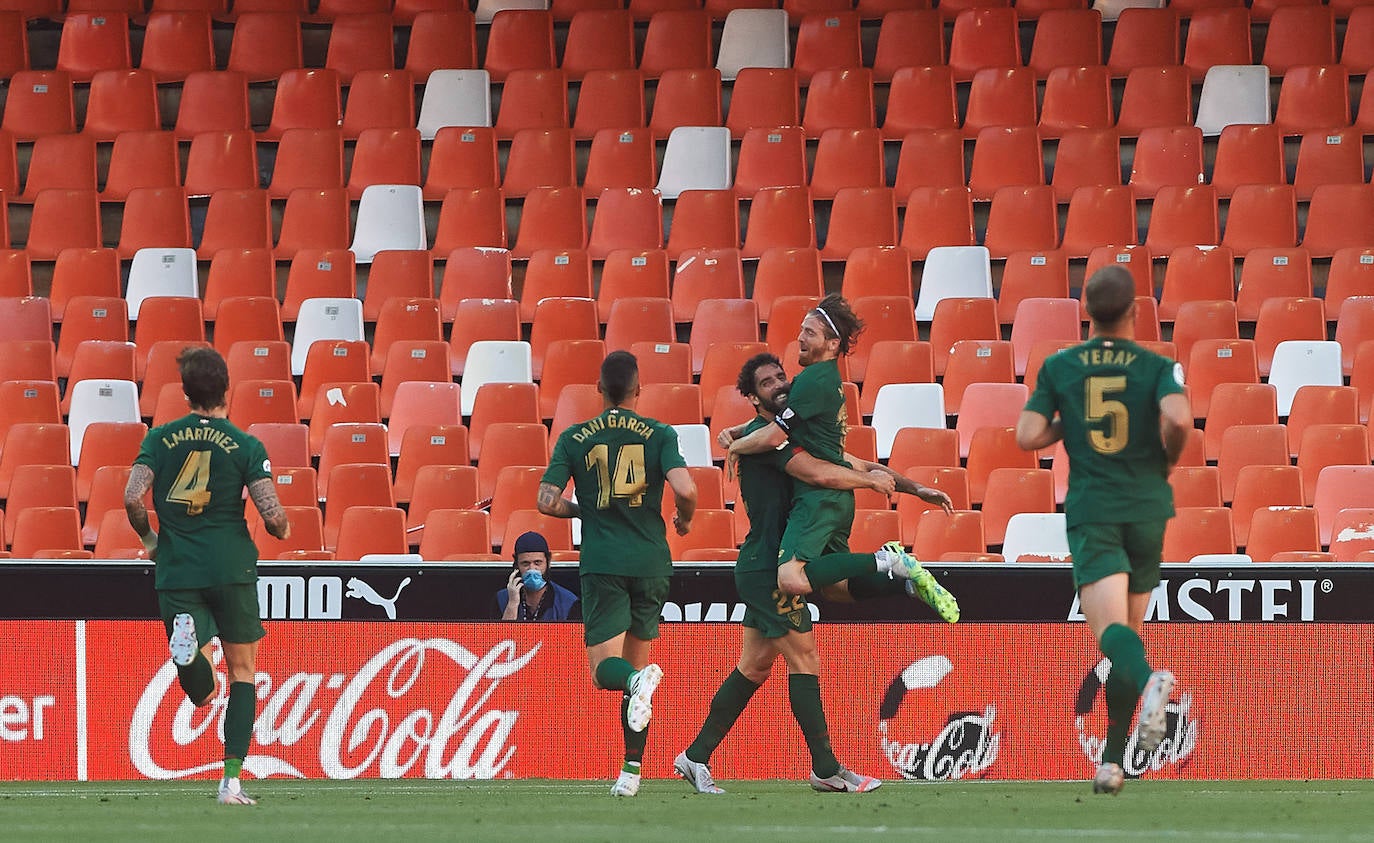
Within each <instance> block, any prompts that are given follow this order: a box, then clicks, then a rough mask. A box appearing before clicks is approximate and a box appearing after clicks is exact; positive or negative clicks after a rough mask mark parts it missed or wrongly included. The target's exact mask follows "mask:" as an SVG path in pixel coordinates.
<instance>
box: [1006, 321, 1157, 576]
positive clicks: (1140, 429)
mask: <svg viewBox="0 0 1374 843" xmlns="http://www.w3.org/2000/svg"><path fill="white" fill-rule="evenodd" d="M1181 392H1183V375H1182V369H1181V367H1180V366H1179V365H1178V364H1177V363H1175V362H1174V361H1173V360H1170V359H1169V358H1167V357H1163V356H1161V355H1158V354H1155V353H1153V352H1151V351H1148V350H1146V349H1144V348H1142V347H1141V346H1139V345H1136V344H1135V343H1133V342H1130V341H1129V340H1123V339H1119V338H1106V337H1095V338H1093V339H1090V340H1088V341H1087V342H1085V343H1083V344H1082V345H1078V346H1074V347H1072V348H1068V349H1065V350H1063V351H1060V352H1059V353H1057V354H1054V355H1052V356H1050V357H1049V358H1048V359H1046V360H1045V363H1044V365H1043V366H1042V367H1041V369H1040V374H1039V376H1038V377H1037V379H1036V385H1035V393H1034V394H1033V395H1031V397H1030V401H1029V402H1028V403H1027V404H1026V409H1027V410H1030V411H1032V412H1036V413H1039V414H1040V415H1042V416H1044V417H1045V418H1047V419H1050V420H1051V421H1053V419H1054V417H1055V413H1056V412H1057V413H1058V415H1059V418H1060V419H1061V420H1062V424H1063V432H1064V435H1063V443H1064V450H1065V451H1066V452H1067V453H1068V456H1069V491H1068V496H1067V498H1066V499H1065V501H1064V512H1065V521H1066V524H1067V527H1068V538H1069V551H1070V552H1071V553H1072V554H1073V564H1074V583H1075V585H1077V586H1083V585H1086V584H1088V583H1091V582H1096V581H1097V580H1100V579H1102V578H1103V577H1106V576H1109V575H1111V574H1115V573H1127V574H1129V575H1130V591H1132V592H1134V593H1141V592H1145V591H1149V590H1150V589H1152V588H1154V587H1155V586H1156V585H1158V584H1159V561H1160V552H1161V549H1162V548H1163V544H1164V524H1165V522H1166V521H1168V520H1169V519H1170V518H1171V517H1173V514H1174V499H1173V490H1172V489H1171V487H1170V486H1169V480H1168V474H1169V467H1168V460H1167V457H1166V455H1165V452H1164V445H1163V441H1162V439H1161V433H1160V423H1159V403H1160V401H1161V400H1162V399H1163V398H1164V397H1165V396H1166V395H1172V394H1176V393H1181Z"/></svg>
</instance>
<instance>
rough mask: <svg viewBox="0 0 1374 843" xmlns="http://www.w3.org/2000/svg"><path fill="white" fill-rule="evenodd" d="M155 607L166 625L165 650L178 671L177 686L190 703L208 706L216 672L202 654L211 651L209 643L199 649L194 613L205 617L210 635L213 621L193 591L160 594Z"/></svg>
mask: <svg viewBox="0 0 1374 843" xmlns="http://www.w3.org/2000/svg"><path fill="white" fill-rule="evenodd" d="M158 604H159V606H160V607H161V609H162V616H163V618H164V623H165V624H166V626H167V633H168V634H167V649H168V651H169V652H170V653H171V656H172V664H173V665H175V666H176V669H177V683H178V684H180V685H181V690H182V691H184V692H186V698H187V699H189V700H190V701H191V702H192V704H194V705H196V706H197V707H199V706H203V705H207V704H208V703H209V702H210V701H211V700H212V699H214V697H215V669H214V668H213V667H212V666H211V665H210V659H209V656H208V655H207V654H206V652H204V651H206V650H209V648H210V647H209V643H208V641H207V643H206V645H205V647H203V648H202V647H201V644H200V638H199V635H198V633H197V629H196V621H195V616H194V614H193V612H199V613H201V614H202V617H204V618H205V622H203V623H202V626H206V625H208V627H209V630H210V631H212V632H213V630H214V629H215V626H214V622H213V621H211V620H210V616H209V614H208V613H206V612H205V607H204V606H203V605H201V601H200V600H199V596H198V592H196V591H192V590H189V589H187V590H184V591H180V590H179V591H170V590H169V591H159V592H158ZM207 638H208V636H207Z"/></svg>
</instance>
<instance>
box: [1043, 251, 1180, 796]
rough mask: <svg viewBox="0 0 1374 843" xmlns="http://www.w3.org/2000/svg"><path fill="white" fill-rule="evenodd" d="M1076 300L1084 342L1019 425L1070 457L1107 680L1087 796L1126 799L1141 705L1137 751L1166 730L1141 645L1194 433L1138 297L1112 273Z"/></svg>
mask: <svg viewBox="0 0 1374 843" xmlns="http://www.w3.org/2000/svg"><path fill="white" fill-rule="evenodd" d="M1083 298H1084V300H1085V302H1086V304H1087V308H1088V315H1089V317H1091V319H1092V335H1091V337H1090V338H1089V339H1088V341H1087V342H1085V343H1083V344H1082V345H1077V346H1074V347H1072V348H1068V349H1065V350H1063V351H1060V352H1059V353H1057V354H1055V355H1053V356H1051V357H1050V358H1048V359H1047V360H1046V361H1045V362H1044V365H1043V366H1042V367H1041V369H1040V374H1039V376H1038V377H1037V378H1036V383H1035V393H1034V394H1033V395H1031V397H1030V401H1029V402H1028V403H1027V404H1026V408H1025V410H1023V411H1022V413H1021V417H1020V419H1019V420H1018V421H1017V425H1016V443H1017V444H1018V445H1020V446H1021V447H1022V448H1024V449H1025V450H1028V451H1035V450H1040V449H1042V448H1048V447H1049V446H1050V445H1053V444H1054V443H1055V442H1058V441H1059V440H1061V439H1062V440H1063V441H1064V450H1065V452H1066V453H1067V454H1068V457H1069V491H1068V496H1067V497H1066V498H1065V500H1064V513H1065V516H1066V518H1065V520H1066V522H1067V526H1068V539H1069V550H1070V551H1071V552H1072V554H1073V579H1074V585H1075V586H1076V587H1077V588H1078V598H1079V602H1080V603H1081V604H1082V607H1083V615H1084V617H1085V618H1086V619H1087V621H1088V628H1089V629H1090V630H1092V634H1093V638H1094V639H1096V640H1097V644H1098V647H1099V648H1100V649H1101V650H1102V654H1103V655H1105V656H1106V657H1107V658H1108V659H1110V660H1111V663H1112V668H1111V672H1110V673H1109V674H1108V675H1107V681H1106V683H1105V690H1106V696H1107V742H1106V745H1105V746H1104V747H1103V749H1102V763H1101V765H1100V766H1099V767H1098V768H1097V775H1096V777H1095V778H1094V779H1093V792H1094V793H1111V794H1117V793H1120V792H1121V788H1122V785H1123V784H1124V783H1125V774H1124V773H1123V772H1122V768H1121V763H1122V759H1123V756H1124V754H1125V749H1126V733H1127V730H1128V729H1129V728H1130V724H1131V715H1132V714H1133V713H1134V712H1135V706H1136V701H1137V700H1138V699H1142V696H1143V702H1142V704H1141V707H1140V722H1139V724H1138V725H1137V727H1136V742H1137V743H1138V745H1139V746H1140V747H1141V748H1142V749H1144V750H1145V751H1146V752H1151V751H1153V750H1154V749H1155V747H1157V746H1158V745H1159V742H1160V740H1162V739H1163V737H1164V733H1165V729H1166V719H1165V704H1166V703H1168V701H1169V694H1170V692H1171V691H1172V690H1173V687H1174V675H1173V674H1172V673H1170V672H1169V671H1167V670H1152V669H1151V667H1150V663H1149V661H1148V660H1147V659H1146V658H1145V645H1144V644H1143V643H1142V641H1141V639H1140V629H1141V625H1142V624H1143V623H1144V620H1145V611H1146V609H1147V608H1148V607H1149V603H1150V592H1152V591H1153V590H1154V588H1155V586H1157V585H1159V562H1160V555H1161V552H1162V549H1163V546H1164V525H1165V522H1167V521H1168V520H1169V518H1171V517H1172V516H1173V514H1174V499H1173V490H1172V489H1171V488H1170V486H1169V479H1168V478H1169V472H1170V471H1171V470H1173V467H1174V465H1175V464H1176V463H1177V462H1178V458H1179V455H1180V454H1181V453H1182V452H1183V447H1184V445H1185V444H1186V442H1187V440H1188V431H1189V430H1191V429H1192V427H1193V413H1192V410H1191V409H1190V408H1189V406H1188V399H1187V397H1186V396H1185V395H1184V393H1183V368H1182V367H1181V366H1179V364H1177V363H1175V362H1174V361H1172V360H1170V359H1168V358H1167V357H1162V356H1160V355H1158V354H1155V353H1153V352H1150V351H1147V350H1146V349H1144V348H1142V347H1140V346H1138V345H1136V344H1135V341H1134V340H1135V285H1134V283H1133V282H1132V280H1131V276H1130V274H1129V273H1128V272H1126V271H1125V270H1124V269H1121V268H1119V267H1107V268H1105V269H1102V270H1099V271H1098V272H1096V273H1094V274H1093V277H1092V278H1089V279H1088V283H1087V285H1086V286H1085V288H1084V293H1083Z"/></svg>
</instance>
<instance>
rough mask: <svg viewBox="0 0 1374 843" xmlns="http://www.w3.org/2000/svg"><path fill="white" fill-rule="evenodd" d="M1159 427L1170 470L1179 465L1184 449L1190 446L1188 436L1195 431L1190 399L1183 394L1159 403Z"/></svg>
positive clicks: (1173, 395) (1165, 397)
mask: <svg viewBox="0 0 1374 843" xmlns="http://www.w3.org/2000/svg"><path fill="white" fill-rule="evenodd" d="M1159 427H1160V433H1161V435H1162V436H1163V437H1164V454H1165V456H1166V457H1167V459H1168V460H1169V469H1170V470H1171V471H1172V470H1173V467H1174V466H1175V465H1177V464H1178V458H1179V457H1180V456H1182V455H1183V449H1184V447H1185V446H1187V444H1188V434H1189V432H1190V431H1191V430H1192V429H1193V409H1192V407H1190V406H1188V397H1187V396H1186V395H1184V394H1183V393H1181V392H1179V393H1174V394H1172V395H1166V396H1164V398H1163V399H1162V400H1160V402H1159Z"/></svg>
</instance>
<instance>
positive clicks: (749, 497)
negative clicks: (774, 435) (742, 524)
mask: <svg viewBox="0 0 1374 843" xmlns="http://www.w3.org/2000/svg"><path fill="white" fill-rule="evenodd" d="M771 423H772V422H769V421H768V420H766V419H764V418H763V417H762V416H755V417H754V419H753V421H751V422H749V424H748V425H747V426H746V427H745V429H744V435H746V436H747V435H749V434H750V433H753V432H754V431H756V430H759V429H761V428H764V427H767V426H768V425H769V424H771ZM793 453H794V452H793V450H792V449H791V448H790V447H787V448H782V449H779V450H773V451H765V452H763V453H761V454H746V455H744V456H741V457H740V461H739V495H740V500H741V501H742V502H743V504H744V508H745V511H746V512H748V513H749V535H748V536H746V537H745V539H744V543H743V544H741V545H740V548H739V561H738V562H737V563H736V564H735V588H736V590H738V591H739V596H740V599H741V600H742V601H744V621H743V623H744V625H745V626H747V627H751V628H753V629H757V630H759V631H761V632H762V633H763V637H764V638H781V637H783V636H784V635H786V634H787V633H788V632H793V631H796V632H806V631H808V630H810V629H811V612H810V609H809V608H808V607H807V605H806V598H805V597H802V596H800V595H791V594H783V593H782V592H781V591H779V590H778V547H779V545H780V544H781V541H782V534H783V531H784V530H785V529H786V527H787V515H788V513H789V512H790V511H791V509H792V488H793V483H794V482H795V481H794V480H793V479H792V478H791V477H790V476H789V475H788V474H787V463H788V461H790V460H791V459H792V456H793Z"/></svg>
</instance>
